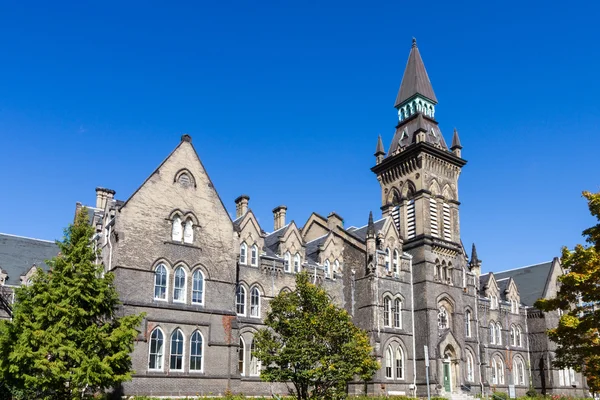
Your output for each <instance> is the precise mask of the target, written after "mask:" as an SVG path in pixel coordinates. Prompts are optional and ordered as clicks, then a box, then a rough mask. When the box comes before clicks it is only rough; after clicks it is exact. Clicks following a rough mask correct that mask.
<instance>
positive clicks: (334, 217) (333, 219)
mask: <svg viewBox="0 0 600 400" xmlns="http://www.w3.org/2000/svg"><path fill="white" fill-rule="evenodd" d="M336 226H339V227H340V228H342V229H344V219H343V218H342V217H340V216H339V215H338V214H336V213H335V212H331V213H330V214H329V215H328V216H327V227H328V228H329V230H330V231H332V230H334V229H335V227H336Z"/></svg>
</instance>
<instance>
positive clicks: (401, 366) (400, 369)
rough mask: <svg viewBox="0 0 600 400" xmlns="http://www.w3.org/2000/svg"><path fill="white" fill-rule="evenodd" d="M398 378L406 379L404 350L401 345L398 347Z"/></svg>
mask: <svg viewBox="0 0 600 400" xmlns="http://www.w3.org/2000/svg"><path fill="white" fill-rule="evenodd" d="M396 379H404V352H403V351H402V347H400V346H398V348H397V349H396Z"/></svg>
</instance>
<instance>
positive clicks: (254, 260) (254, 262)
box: [250, 245, 258, 267]
mask: <svg viewBox="0 0 600 400" xmlns="http://www.w3.org/2000/svg"><path fill="white" fill-rule="evenodd" d="M250 265H251V266H253V267H257V266H258V246H257V245H252V248H251V249H250Z"/></svg>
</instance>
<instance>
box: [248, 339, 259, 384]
mask: <svg viewBox="0 0 600 400" xmlns="http://www.w3.org/2000/svg"><path fill="white" fill-rule="evenodd" d="M254 343H255V341H254V339H253V340H252V344H251V345H250V376H258V375H260V362H259V361H258V358H256V356H255V355H254V352H255V351H256V346H255V345H254Z"/></svg>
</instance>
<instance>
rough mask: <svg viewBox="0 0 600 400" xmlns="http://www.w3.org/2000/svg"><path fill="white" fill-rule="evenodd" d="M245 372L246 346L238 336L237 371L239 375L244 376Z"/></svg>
mask: <svg viewBox="0 0 600 400" xmlns="http://www.w3.org/2000/svg"><path fill="white" fill-rule="evenodd" d="M245 370H246V344H245V343H244V339H243V338H242V337H241V336H240V346H239V347H238V371H239V373H240V375H242V376H244V375H245V373H244V371H245Z"/></svg>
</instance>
